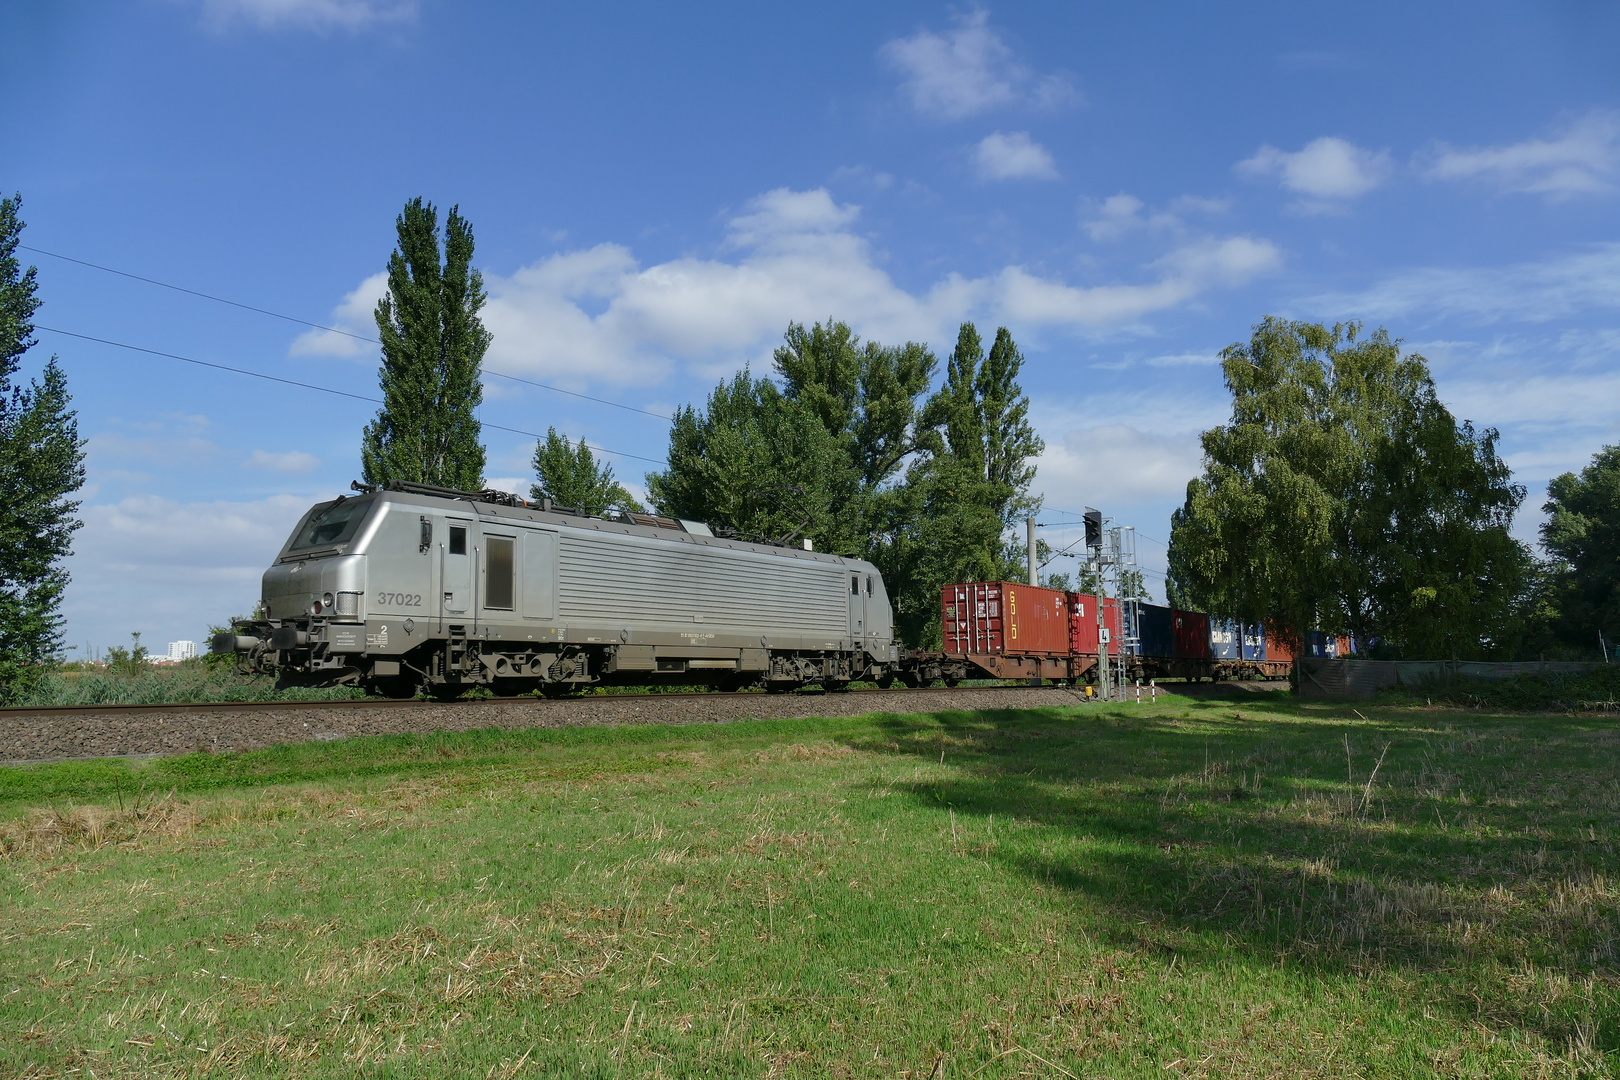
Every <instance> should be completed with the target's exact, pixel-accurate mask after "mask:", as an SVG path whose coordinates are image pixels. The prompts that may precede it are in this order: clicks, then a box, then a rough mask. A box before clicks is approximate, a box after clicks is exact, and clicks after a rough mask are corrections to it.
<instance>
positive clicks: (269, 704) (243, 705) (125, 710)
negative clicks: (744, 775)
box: [0, 683, 1074, 719]
mask: <svg viewBox="0 0 1620 1080" xmlns="http://www.w3.org/2000/svg"><path fill="white" fill-rule="evenodd" d="M1072 689H1074V688H1073V687H1065V686H1059V685H1057V684H1048V685H1043V686H1030V685H1028V684H1027V683H1020V684H1013V685H1011V686H1008V685H1002V686H919V687H916V688H915V689H913V688H911V687H903V686H896V687H891V688H890V689H888V690H883V689H879V688H876V687H872V688H866V689H861V690H837V691H832V692H825V691H824V692H823V693H821V694H812V695H806V696H813V697H842V696H843V695H844V694H887V695H890V696H898V695H904V694H925V693H926V694H942V693H943V694H960V693H964V692H967V691H972V690H1072ZM785 696H787V695H785V694H765V693H761V692H759V691H751V692H750V691H730V692H723V691H708V692H704V691H679V692H675V693H669V694H593V695H589V696H575V697H559V698H546V697H535V696H533V695H530V694H524V695H523V696H521V697H488V698H474V699H471V700H466V701H462V700H456V699H452V700H449V701H437V700H434V699H432V698H355V699H352V700H348V701H324V700H323V701H213V702H207V701H187V702H176V703H174V704H170V705H37V706H31V705H8V706H5V707H3V708H0V719H3V718H6V717H25V716H98V715H104V716H119V715H139V714H142V713H220V712H225V713H232V712H237V713H252V712H285V711H289V710H304V709H317V710H319V709H404V708H420V707H422V706H424V705H426V706H435V707H439V708H448V707H457V706H466V705H538V706H542V707H543V706H550V705H568V704H578V703H580V702H592V703H597V702H601V703H604V704H605V703H609V702H614V701H637V702H640V701H667V700H669V699H671V698H721V699H729V698H740V697H758V698H761V699H763V700H767V701H768V700H772V699H777V698H781V697H785Z"/></svg>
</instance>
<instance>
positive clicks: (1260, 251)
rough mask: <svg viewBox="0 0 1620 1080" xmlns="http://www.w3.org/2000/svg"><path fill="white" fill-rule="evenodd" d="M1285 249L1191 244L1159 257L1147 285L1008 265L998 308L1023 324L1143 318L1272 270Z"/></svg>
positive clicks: (1245, 242) (1240, 241)
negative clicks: (1069, 279)
mask: <svg viewBox="0 0 1620 1080" xmlns="http://www.w3.org/2000/svg"><path fill="white" fill-rule="evenodd" d="M1281 264H1282V253H1281V252H1280V251H1278V250H1277V247H1276V245H1274V244H1272V243H1271V242H1270V241H1269V240H1256V239H1253V238H1251V237H1247V236H1234V237H1228V238H1227V239H1224V240H1204V241H1199V242H1197V243H1193V244H1188V245H1187V246H1185V247H1182V248H1178V249H1177V250H1175V251H1172V252H1171V253H1169V254H1168V255H1165V256H1164V257H1163V258H1161V259H1158V260H1156V261H1155V262H1154V263H1153V264H1151V265H1152V266H1153V267H1155V268H1156V269H1158V270H1159V271H1160V277H1159V279H1158V280H1157V281H1155V282H1153V283H1151V284H1147V285H1097V286H1093V287H1090V288H1079V287H1076V286H1072V285H1065V284H1063V283H1062V282H1059V281H1052V280H1048V279H1042V278H1037V277H1034V276H1032V275H1030V274H1029V273H1027V272H1026V271H1024V270H1023V269H1022V268H1020V267H1008V268H1007V269H1005V270H1003V271H1002V272H1001V273H1000V274H999V275H997V277H996V278H995V280H994V288H993V292H992V295H993V297H994V300H995V303H994V307H995V308H996V310H998V311H999V312H1002V313H1003V314H1004V315H1005V316H1006V317H1007V318H1009V319H1014V320H1018V321H1022V322H1032V323H1047V324H1057V325H1070V326H1103V325H1107V324H1110V323H1123V322H1128V321H1130V320H1133V319H1138V318H1140V317H1142V316H1143V315H1147V314H1150V313H1151V312H1154V311H1162V310H1164V309H1166V308H1171V307H1175V306H1177V305H1179V304H1182V303H1185V302H1186V301H1188V300H1191V299H1192V298H1193V297H1195V296H1197V295H1198V294H1199V293H1202V292H1205V291H1207V290H1209V289H1212V288H1231V287H1234V286H1237V285H1242V284H1244V283H1245V282H1247V281H1249V280H1251V279H1252V278H1254V277H1256V276H1258V275H1260V274H1264V273H1269V272H1270V271H1272V270H1275V269H1277V268H1278V267H1279V266H1280V265H1281Z"/></svg>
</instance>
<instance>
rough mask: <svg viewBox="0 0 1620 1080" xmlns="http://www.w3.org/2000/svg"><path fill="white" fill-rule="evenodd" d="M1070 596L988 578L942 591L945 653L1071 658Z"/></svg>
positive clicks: (1055, 590)
mask: <svg viewBox="0 0 1620 1080" xmlns="http://www.w3.org/2000/svg"><path fill="white" fill-rule="evenodd" d="M1068 606H1069V605H1068V600H1067V594H1065V593H1062V592H1060V591H1058V590H1057V589H1045V588H1041V587H1040V586H1037V585H1019V584H1017V583H1016V582H1011V581H984V582H973V583H971V584H966V585H947V586H945V588H943V589H941V590H940V608H941V616H942V618H941V623H942V626H943V630H944V636H945V651H946V652H947V653H951V654H953V655H956V656H974V655H977V656H994V655H1005V656H1067V655H1068V654H1069V617H1068Z"/></svg>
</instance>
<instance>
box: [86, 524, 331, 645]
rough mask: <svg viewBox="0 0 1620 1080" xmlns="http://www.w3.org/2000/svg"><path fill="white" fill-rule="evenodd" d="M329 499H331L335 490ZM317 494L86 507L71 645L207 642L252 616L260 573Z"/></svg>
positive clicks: (257, 596) (257, 594) (257, 595)
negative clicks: (138, 639) (135, 634)
mask: <svg viewBox="0 0 1620 1080" xmlns="http://www.w3.org/2000/svg"><path fill="white" fill-rule="evenodd" d="M326 498H331V496H330V495H328V496H326ZM316 501H317V499H316V497H315V496H297V495H276V496H272V497H270V498H268V499H264V500H261V501H258V502H205V503H181V502H177V501H175V500H173V499H165V498H161V497H159V496H157V495H138V496H132V497H130V498H127V499H124V500H122V501H120V502H117V503H112V504H104V505H89V506H85V507H84V508H83V509H82V510H81V511H80V516H81V518H82V519H83V521H84V528H83V529H81V530H79V532H77V533H75V534H74V540H73V548H74V553H73V555H72V557H71V558H70V559H68V561H67V567H68V570H69V572H70V573H71V574H72V575H73V580H72V583H71V584H70V585H69V586H68V592H67V597H66V600H65V603H64V605H63V613H64V614H65V615H66V616H67V620H68V626H67V640H68V643H69V644H73V643H76V642H82V641H85V640H86V639H87V638H88V639H90V640H91V641H92V642H94V643H95V644H97V645H103V646H104V645H107V644H110V643H117V642H127V641H128V634H129V632H130V631H131V630H139V631H141V632H142V633H143V635H144V636H145V638H146V642H147V643H148V644H149V645H151V644H154V643H159V642H168V641H174V640H179V639H182V638H189V639H190V640H192V641H201V640H202V635H203V633H204V632H205V631H206V630H207V628H208V625H209V624H210V623H212V622H217V621H219V620H222V619H225V618H227V617H229V616H231V615H246V614H247V613H248V612H250V611H251V610H252V609H253V604H254V602H255V601H256V600H257V599H258V598H259V578H260V576H261V575H262V574H263V573H264V571H265V568H266V567H268V566H269V565H270V561H271V560H272V559H274V558H275V556H276V552H277V551H279V550H280V548H281V545H282V542H283V541H285V540H286V539H287V534H288V533H290V532H291V531H292V527H293V526H294V525H295V524H296V523H297V521H298V518H299V516H300V515H301V514H303V512H304V511H305V510H307V509H309V507H310V506H311V505H312V504H313V503H315V502H316Z"/></svg>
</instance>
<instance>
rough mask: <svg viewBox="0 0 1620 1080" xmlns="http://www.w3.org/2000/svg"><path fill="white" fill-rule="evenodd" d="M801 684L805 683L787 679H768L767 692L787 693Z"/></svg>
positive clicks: (766, 683)
mask: <svg viewBox="0 0 1620 1080" xmlns="http://www.w3.org/2000/svg"><path fill="white" fill-rule="evenodd" d="M801 685H803V684H802V683H796V682H792V681H790V680H787V679H767V680H766V682H765V692H766V693H767V694H786V693H788V692H789V691H791V690H797V689H798V688H799V687H800V686H801Z"/></svg>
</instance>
